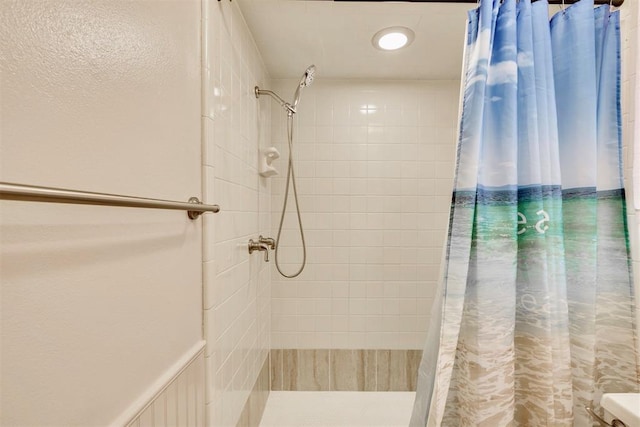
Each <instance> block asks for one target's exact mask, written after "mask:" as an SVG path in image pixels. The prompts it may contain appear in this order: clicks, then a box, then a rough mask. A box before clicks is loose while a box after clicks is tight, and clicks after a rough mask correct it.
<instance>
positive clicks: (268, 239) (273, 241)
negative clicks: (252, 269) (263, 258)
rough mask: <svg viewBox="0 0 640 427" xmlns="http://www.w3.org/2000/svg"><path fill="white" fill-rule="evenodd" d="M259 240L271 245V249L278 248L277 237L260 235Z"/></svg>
mask: <svg viewBox="0 0 640 427" xmlns="http://www.w3.org/2000/svg"><path fill="white" fill-rule="evenodd" d="M258 242H260V243H264V244H265V245H267V246H269V247H270V248H271V249H275V248H276V239H274V238H273V237H262V235H260V237H258Z"/></svg>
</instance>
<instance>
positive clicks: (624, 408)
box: [600, 393, 640, 427]
mask: <svg viewBox="0 0 640 427" xmlns="http://www.w3.org/2000/svg"><path fill="white" fill-rule="evenodd" d="M600 406H602V408H603V409H604V410H605V421H607V422H608V423H611V422H612V421H613V420H614V419H618V420H620V421H622V422H623V423H624V424H625V425H626V426H627V427H640V393H605V394H603V395H602V399H601V400H600Z"/></svg>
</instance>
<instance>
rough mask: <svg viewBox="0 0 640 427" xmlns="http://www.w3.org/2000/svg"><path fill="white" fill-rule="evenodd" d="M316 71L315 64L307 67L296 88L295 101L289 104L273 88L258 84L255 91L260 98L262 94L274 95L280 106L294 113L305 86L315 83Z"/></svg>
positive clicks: (289, 113) (289, 112)
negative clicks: (269, 88) (263, 87)
mask: <svg viewBox="0 0 640 427" xmlns="http://www.w3.org/2000/svg"><path fill="white" fill-rule="evenodd" d="M315 73H316V66H315V65H310V66H309V67H307V69H306V70H304V74H303V75H302V79H300V83H299V84H298V87H297V88H296V93H295V95H294V97H293V98H294V99H293V103H292V104H289V103H288V102H287V101H285V100H284V99H282V98H280V96H278V94H277V93H275V92H273V91H271V90H266V89H260V88H259V87H258V86H256V87H255V88H254V92H255V94H256V98H260V95H269V96H270V97H272V98H273V99H275V100H276V101H278V103H279V104H280V106H281V107H282V108H284V109H285V111H286V112H287V115H290V116H292V115H294V114H295V113H296V112H297V111H296V107H297V106H298V102H300V92H301V90H300V89H302V88H303V87H307V86H309V85H311V83H313V78H314V75H315Z"/></svg>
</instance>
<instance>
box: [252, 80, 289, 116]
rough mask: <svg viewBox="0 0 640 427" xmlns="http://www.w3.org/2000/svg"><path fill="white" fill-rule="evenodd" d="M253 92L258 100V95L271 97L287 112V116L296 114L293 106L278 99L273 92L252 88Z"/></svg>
mask: <svg viewBox="0 0 640 427" xmlns="http://www.w3.org/2000/svg"><path fill="white" fill-rule="evenodd" d="M254 92H255V94H256V98H260V95H269V96H271V97H272V98H274V99H275V100H277V101H278V102H279V103H280V105H281V106H282V107H283V108H284V109H285V110H287V114H288V115H290V116H291V115H293V114H295V113H296V108H295V107H294V106H293V105H291V104H289V103H288V102H286V101H285V100H284V99H282V98H280V97H279V96H278V94H276V93H275V92H273V91H270V90H266V89H260V88H259V87H258V86H256V87H255V88H254Z"/></svg>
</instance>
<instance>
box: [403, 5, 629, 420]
mask: <svg viewBox="0 0 640 427" xmlns="http://www.w3.org/2000/svg"><path fill="white" fill-rule="evenodd" d="M548 12H549V10H548V4H547V2H546V1H543V0H541V1H537V2H534V3H533V4H532V3H531V1H530V0H520V1H518V2H516V0H504V1H502V2H501V1H499V0H496V1H492V0H481V1H480V5H479V7H478V8H477V9H476V10H473V11H470V13H469V16H468V23H467V43H466V49H465V58H464V63H465V75H464V95H463V101H462V114H461V122H460V136H459V140H458V157H457V171H456V179H455V185H454V193H453V198H452V207H451V215H450V223H449V234H448V239H447V246H446V262H445V264H444V266H443V272H442V278H441V280H440V284H439V286H440V288H439V292H438V296H437V299H436V301H435V302H434V306H433V309H432V321H431V324H430V329H429V333H428V337H427V343H426V345H425V349H424V354H423V360H422V363H421V366H420V369H419V378H418V390H417V393H416V402H415V405H414V411H413V415H412V419H411V426H420V427H422V426H449V427H461V426H486V427H500V426H532V427H544V426H554V427H556V426H579V427H581V426H591V425H594V424H593V422H592V420H591V419H590V418H589V416H588V414H587V412H586V410H585V405H594V407H595V409H596V410H598V409H599V407H598V403H599V401H600V396H601V395H602V393H603V392H631V391H637V389H638V380H639V378H638V375H639V372H638V366H637V358H636V354H635V348H636V339H637V336H636V332H635V331H636V330H635V307H634V295H633V282H632V278H631V267H630V255H629V242H628V233H627V225H626V213H625V199H624V189H623V180H622V165H621V117H620V99H619V98H620V34H619V33H620V24H619V12H617V11H612V10H610V8H609V6H608V5H605V6H599V7H596V8H594V4H593V0H581V1H580V2H578V3H576V4H574V5H572V6H570V7H567V8H566V9H565V10H563V11H561V12H558V13H557V14H556V15H555V16H554V17H553V18H552V19H551V20H549V15H548Z"/></svg>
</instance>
